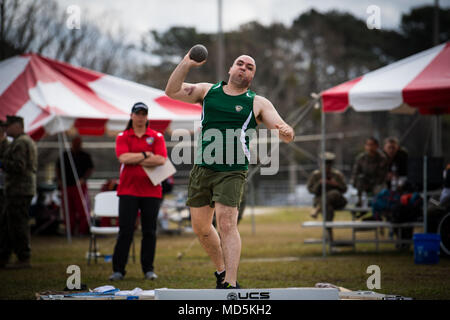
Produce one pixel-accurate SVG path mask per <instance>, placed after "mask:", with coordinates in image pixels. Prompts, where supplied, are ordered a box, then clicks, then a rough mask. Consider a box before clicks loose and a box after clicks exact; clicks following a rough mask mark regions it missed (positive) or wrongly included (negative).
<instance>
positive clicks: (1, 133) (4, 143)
mask: <svg viewBox="0 0 450 320" xmlns="http://www.w3.org/2000/svg"><path fill="white" fill-rule="evenodd" d="M8 144H9V142H8V140H7V139H6V122H4V121H1V120H0V217H1V216H2V212H3V207H4V203H5V195H4V185H5V174H4V172H3V169H2V168H1V167H2V164H1V163H2V162H3V154H4V153H5V151H6V148H7V147H8Z"/></svg>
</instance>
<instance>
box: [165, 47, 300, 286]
mask: <svg viewBox="0 0 450 320" xmlns="http://www.w3.org/2000/svg"><path fill="white" fill-rule="evenodd" d="M205 62H206V60H203V61H201V62H197V61H195V60H193V59H191V58H190V57H189V52H188V54H186V56H185V57H184V58H183V60H182V61H181V62H180V63H179V65H178V66H177V67H176V68H175V70H174V71H173V73H172V75H171V76H170V78H169V81H168V83H167V86H166V94H167V95H168V96H169V97H171V98H173V99H176V100H180V101H184V102H188V103H201V104H202V105H203V113H202V128H201V130H202V131H201V135H200V139H201V143H200V144H199V146H198V148H199V149H198V151H199V152H200V153H199V154H200V156H201V157H199V158H198V159H199V160H197V161H196V163H195V164H194V167H193V169H192V171H191V173H190V177H189V186H188V199H187V203H186V204H187V205H188V206H189V207H190V210H191V222H192V227H193V230H194V232H195V234H196V235H197V237H198V239H199V241H200V243H201V245H202V247H203V248H204V249H205V251H206V252H207V254H208V255H209V257H210V258H211V260H212V262H213V263H214V265H215V267H216V272H215V273H214V274H215V276H216V278H217V282H216V284H217V285H216V288H217V289H235V288H239V284H238V283H237V281H236V280H237V272H238V266H239V259H240V255H241V238H240V235H239V231H238V228H237V218H238V206H239V203H240V201H241V197H242V193H243V190H244V185H245V182H246V178H247V171H248V163H249V159H248V158H249V152H248V150H249V139H246V138H245V136H244V133H245V132H246V131H247V130H248V129H254V128H255V127H256V126H257V125H258V124H259V123H264V124H265V126H266V127H267V128H268V129H277V130H278V132H279V137H280V139H281V140H282V141H284V142H290V141H292V140H293V138H294V130H293V129H292V128H291V127H290V126H289V125H288V124H286V123H285V122H284V121H283V120H282V119H281V117H280V115H279V114H278V112H277V111H276V109H275V107H274V106H273V104H272V103H271V102H270V101H269V100H267V99H266V98H264V97H262V96H258V95H256V94H255V93H254V92H252V91H251V90H250V89H249V87H250V84H251V82H252V80H253V77H254V76H255V71H256V63H255V60H254V59H253V58H252V57H250V56H248V55H242V56H239V57H238V58H237V59H236V60H235V61H234V63H233V65H232V66H231V67H230V69H229V71H228V74H229V79H228V82H225V81H222V82H219V83H216V84H211V83H197V84H191V83H185V82H184V80H185V78H186V76H187V74H188V72H189V70H190V69H191V68H193V67H199V66H201V65H202V64H204V63H205ZM209 130H211V131H212V132H221V133H222V134H223V139H219V141H220V140H222V141H223V154H222V155H223V161H214V162H213V163H211V161H208V159H206V158H207V157H206V156H204V155H205V154H206V153H207V152H205V151H209V152H210V153H211V148H208V146H209V145H210V144H211V143H213V142H215V143H217V141H215V140H217V139H211V138H210V139H209V140H208V139H207V137H206V136H208V132H211V131H209ZM229 130H241V131H240V132H241V134H240V139H239V138H238V139H227V138H226V132H227V131H229ZM213 140H214V141H213ZM236 140H237V143H235V142H236ZM235 144H237V146H236V145H235ZM239 148H240V149H241V151H243V152H244V153H245V155H246V157H245V161H236V160H239V159H237V158H238V157H237V152H235V151H236V150H237V149H239ZM220 151H221V150H217V148H216V150H215V153H220ZM213 153H214V152H213ZM227 154H228V157H227ZM230 154H232V155H234V156H232V157H230V156H229V155H230ZM217 158H219V160H222V159H221V156H218V155H217V154H215V157H214V159H217ZM230 158H231V161H230ZM233 160H234V162H233ZM214 210H215V212H216V219H217V226H218V230H219V233H220V237H219V234H218V233H217V231H216V229H215V228H214V227H213V225H212V219H213V215H214Z"/></svg>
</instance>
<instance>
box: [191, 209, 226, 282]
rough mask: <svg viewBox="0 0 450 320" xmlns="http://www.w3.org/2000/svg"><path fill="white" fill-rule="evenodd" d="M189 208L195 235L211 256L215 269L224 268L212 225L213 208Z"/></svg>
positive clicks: (218, 240) (219, 246) (218, 241)
mask: <svg viewBox="0 0 450 320" xmlns="http://www.w3.org/2000/svg"><path fill="white" fill-rule="evenodd" d="M190 209H191V223H192V229H193V230H194V232H195V234H196V235H197V237H198V240H199V241H200V244H201V245H202V247H203V249H205V251H206V253H207V254H208V255H209V257H210V258H211V260H212V262H213V263H214V265H215V267H216V269H217V271H222V270H225V263H224V258H223V252H222V247H221V244H220V238H219V235H218V233H217V231H216V229H215V228H214V226H213V225H212V219H213V216H214V208H211V207H210V206H204V207H199V208H193V207H191V208H190ZM227 274H228V270H227Z"/></svg>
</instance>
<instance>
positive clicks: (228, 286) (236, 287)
mask: <svg viewBox="0 0 450 320" xmlns="http://www.w3.org/2000/svg"><path fill="white" fill-rule="evenodd" d="M240 288H241V287H240V286H239V283H238V282H237V281H236V286H235V287H233V286H232V285H231V284H229V283H228V282H224V283H222V286H221V287H220V289H240Z"/></svg>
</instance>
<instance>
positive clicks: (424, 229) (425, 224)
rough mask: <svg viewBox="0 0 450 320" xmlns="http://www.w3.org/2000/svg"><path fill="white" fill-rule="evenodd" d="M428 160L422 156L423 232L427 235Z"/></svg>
mask: <svg viewBox="0 0 450 320" xmlns="http://www.w3.org/2000/svg"><path fill="white" fill-rule="evenodd" d="M427 167H428V159H427V156H426V155H425V156H423V232H424V233H427V227H428V226H427V214H428V212H427V211H428V203H427V192H428V190H427V188H428V186H427V185H428V181H427V180H428V170H427Z"/></svg>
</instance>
